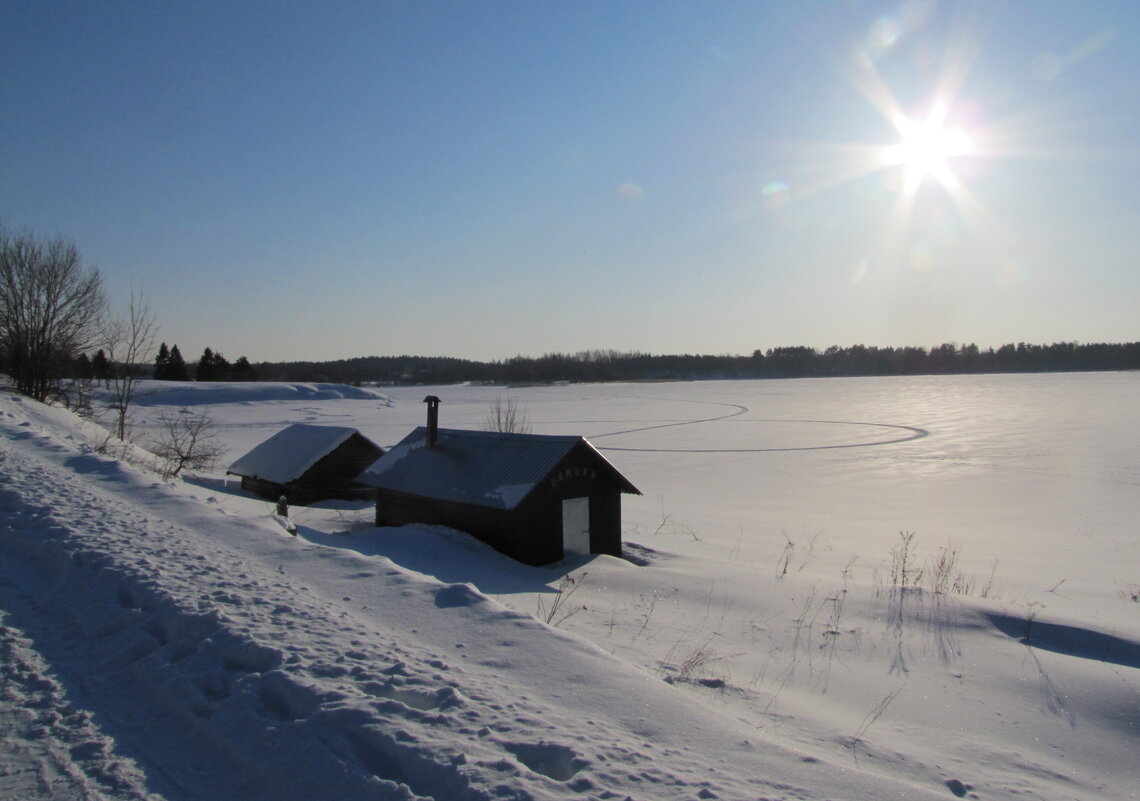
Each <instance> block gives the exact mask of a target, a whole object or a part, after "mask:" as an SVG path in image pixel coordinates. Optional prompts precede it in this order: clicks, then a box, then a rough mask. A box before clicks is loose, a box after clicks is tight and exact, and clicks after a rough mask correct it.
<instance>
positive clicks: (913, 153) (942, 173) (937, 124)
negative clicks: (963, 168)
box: [881, 113, 970, 191]
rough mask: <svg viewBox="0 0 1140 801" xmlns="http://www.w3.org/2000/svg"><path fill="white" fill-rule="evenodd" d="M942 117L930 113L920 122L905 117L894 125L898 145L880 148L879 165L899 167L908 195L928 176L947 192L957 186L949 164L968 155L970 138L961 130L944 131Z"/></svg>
mask: <svg viewBox="0 0 1140 801" xmlns="http://www.w3.org/2000/svg"><path fill="white" fill-rule="evenodd" d="M944 117H945V115H944V114H941V113H932V114H931V115H930V116H929V117H927V119H926V120H925V121H921V122H916V121H915V120H913V119H910V118H908V117H900V118H899V119H898V120H896V121H895V127H896V128H897V129H898V132H899V137H900V139H899V142H898V143H897V144H894V145H890V146H887V147H884V148H883V150H882V153H881V158H882V164H883V166H884V167H896V166H898V167H902V168H903V170H904V171H905V175H906V187H907V188H908V189H909V190H910V191H913V190H914V189H916V188H917V187H918V185H919V184H920V183H922V181H923V180H924V179H925V178H926V177H927V176H931V177H933V178H935V179H936V180H938V182H939V183H941V184H942V185H943V186H945V187H947V188H950V187H951V186H953V185H954V184H955V183H956V179H955V177H954V173H953V171H952V170H951V167H950V161H951V160H952V159H954V158H956V157H958V156H965V155H968V154H969V153H970V137H969V136H968V135H967V134H966V132H965V131H963V130H962V129H961V128H947V127H944V124H943V120H944Z"/></svg>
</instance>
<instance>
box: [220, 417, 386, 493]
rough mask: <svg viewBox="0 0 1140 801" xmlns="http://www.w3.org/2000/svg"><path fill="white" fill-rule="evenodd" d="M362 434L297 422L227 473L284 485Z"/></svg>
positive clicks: (339, 428)
mask: <svg viewBox="0 0 1140 801" xmlns="http://www.w3.org/2000/svg"><path fill="white" fill-rule="evenodd" d="M359 433H360V432H358V431H357V430H356V429H355V428H345V427H343V426H313V425H306V424H305V423H294V424H293V425H291V426H289V427H288V428H283V429H281V430H280V431H278V432H277V433H276V434H274V435H273V436H272V437H270V438H269V439H267V440H265V442H263V443H261V444H260V445H258V446H257V447H256V448H254V449H253V450H251V451H250V452H249V453H247V454H246V455H245V456H243V457H241V458H240V459H238V460H237V461H236V462H234V463H233V464H231V465H230V466H229V468H228V469H227V470H226V472H227V473H232V474H234V475H237V476H247V477H249V478H259V479H262V480H263V481H271V482H273V483H274V484H285V483H287V482H289V481H295V480H297V479H298V478H300V477H301V476H303V475H304V474H305V471H307V470H308V469H309V468H310V467H312V466H313V465H314V464H316V463H317V462H318V461H320V460H321V459H323V458H324V457H326V456H328V455H329V454H330V453H332V452H333V451H334V450H336V449H337V448H338V447H340V445H341V444H342V443H344V442H346V441H347V440H348V439H349V438H351V437H352V436H353V435H354V434H359ZM362 436H363V435H362ZM377 450H380V448H379V447H377Z"/></svg>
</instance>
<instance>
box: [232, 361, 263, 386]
mask: <svg viewBox="0 0 1140 801" xmlns="http://www.w3.org/2000/svg"><path fill="white" fill-rule="evenodd" d="M230 380H231V381H256V380H257V370H255V369H254V367H253V365H252V364H250V363H249V359H247V358H246V357H244V356H241V357H239V358H238V360H237V361H236V362H234V364H233V367H232V368H230Z"/></svg>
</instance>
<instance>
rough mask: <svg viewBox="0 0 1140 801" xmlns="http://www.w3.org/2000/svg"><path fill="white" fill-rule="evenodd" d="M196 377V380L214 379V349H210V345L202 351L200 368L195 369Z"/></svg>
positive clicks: (199, 361) (199, 362)
mask: <svg viewBox="0 0 1140 801" xmlns="http://www.w3.org/2000/svg"><path fill="white" fill-rule="evenodd" d="M194 379H195V380H196V381H213V380H214V351H212V350H210V347H209V345H207V346H206V349H205V350H204V351H202V358H200V359H199V360H198V368H197V369H196V370H195V371H194Z"/></svg>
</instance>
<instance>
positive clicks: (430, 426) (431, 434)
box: [424, 395, 440, 448]
mask: <svg viewBox="0 0 1140 801" xmlns="http://www.w3.org/2000/svg"><path fill="white" fill-rule="evenodd" d="M424 403H426V404H427V405H428V412H427V446H428V447H429V448H434V447H435V444H436V442H437V441H438V440H439V404H440V400H439V398H437V397H436V396H435V395H428V396H427V397H426V398H424Z"/></svg>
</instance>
